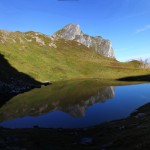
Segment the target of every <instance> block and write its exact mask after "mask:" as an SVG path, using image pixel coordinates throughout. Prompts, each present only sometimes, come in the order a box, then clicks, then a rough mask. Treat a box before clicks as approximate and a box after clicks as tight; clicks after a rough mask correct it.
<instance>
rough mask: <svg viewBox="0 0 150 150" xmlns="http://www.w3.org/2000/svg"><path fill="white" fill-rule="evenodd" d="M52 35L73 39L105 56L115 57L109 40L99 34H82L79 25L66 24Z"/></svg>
mask: <svg viewBox="0 0 150 150" xmlns="http://www.w3.org/2000/svg"><path fill="white" fill-rule="evenodd" d="M52 37H54V38H56V39H57V38H58V39H59V38H63V39H66V40H75V41H77V42H79V43H81V44H83V45H85V46H87V47H89V48H92V49H94V50H95V51H96V52H97V53H99V54H101V55H104V56H106V57H110V58H115V54H114V50H113V48H112V44H111V41H109V40H105V39H103V38H102V37H100V36H95V37H92V36H89V35H87V34H84V33H83V32H82V31H81V29H80V26H79V25H76V24H68V25H66V26H65V27H64V28H62V29H61V30H59V31H57V32H55V33H54V34H53V35H52Z"/></svg>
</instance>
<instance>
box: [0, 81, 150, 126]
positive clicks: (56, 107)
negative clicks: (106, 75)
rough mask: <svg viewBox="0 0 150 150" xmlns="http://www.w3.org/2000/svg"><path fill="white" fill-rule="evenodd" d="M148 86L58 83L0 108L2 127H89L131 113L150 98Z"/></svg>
mask: <svg viewBox="0 0 150 150" xmlns="http://www.w3.org/2000/svg"><path fill="white" fill-rule="evenodd" d="M149 88H150V85H149V84H141V85H130V86H116V87H113V86H106V85H105V84H104V83H103V84H102V83H101V82H100V81H99V80H86V81H81V80H80V81H67V82H57V83H54V84H53V85H51V86H47V87H42V88H41V89H34V90H32V91H30V92H26V93H23V94H20V95H17V96H15V97H14V98H12V99H11V100H10V101H8V102H7V103H6V104H5V105H4V106H3V107H1V108H0V122H1V123H0V126H4V127H9V128H27V127H33V126H35V125H38V126H40V127H50V128H51V127H52V128H74V127H89V126H92V125H96V124H99V123H102V122H105V121H110V120H114V119H120V118H123V117H126V116H128V115H129V114H130V113H131V112H132V111H134V110H135V109H137V108H138V107H139V106H141V105H143V104H145V103H148V102H149V101H150V93H149V90H148V89H149Z"/></svg>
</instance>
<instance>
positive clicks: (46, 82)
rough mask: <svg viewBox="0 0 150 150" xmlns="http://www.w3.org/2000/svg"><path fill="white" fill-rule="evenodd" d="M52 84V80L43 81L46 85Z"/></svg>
mask: <svg viewBox="0 0 150 150" xmlns="http://www.w3.org/2000/svg"><path fill="white" fill-rule="evenodd" d="M50 84H52V83H51V82H50V81H44V82H43V85H45V86H47V85H50Z"/></svg>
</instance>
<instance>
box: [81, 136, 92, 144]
mask: <svg viewBox="0 0 150 150" xmlns="http://www.w3.org/2000/svg"><path fill="white" fill-rule="evenodd" d="M80 144H82V145H91V144H93V138H91V137H83V138H81V139H80Z"/></svg>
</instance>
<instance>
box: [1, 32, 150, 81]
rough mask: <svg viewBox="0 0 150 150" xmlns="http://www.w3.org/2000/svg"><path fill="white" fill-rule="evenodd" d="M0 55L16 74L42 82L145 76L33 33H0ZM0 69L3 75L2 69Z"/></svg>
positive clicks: (70, 43)
mask: <svg viewBox="0 0 150 150" xmlns="http://www.w3.org/2000/svg"><path fill="white" fill-rule="evenodd" d="M0 54H1V55H3V56H4V57H5V59H6V60H7V61H8V63H9V64H10V65H11V66H12V67H13V68H14V69H16V70H17V71H19V72H22V73H24V74H26V75H29V76H30V77H32V78H34V79H36V80H38V81H42V82H43V81H45V80H50V81H58V80H65V79H72V78H106V79H108V78H109V79H110V78H111V79H114V78H120V77H124V76H128V75H130V76H131V75H139V74H146V73H148V71H147V70H144V69H142V70H141V69H139V67H140V66H137V65H135V64H133V63H120V62H118V61H117V60H115V59H111V58H108V57H104V56H103V55H100V54H98V53H96V52H95V51H93V49H91V48H88V47H87V46H85V45H83V44H81V43H79V42H76V41H74V40H65V39H57V38H56V39H55V38H53V37H50V36H47V35H44V34H41V33H37V32H33V31H30V32H25V33H23V32H9V31H3V30H1V31H0ZM135 66H136V67H135ZM0 67H1V68H0V70H1V73H2V70H3V66H0ZM10 76H11V75H10Z"/></svg>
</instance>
